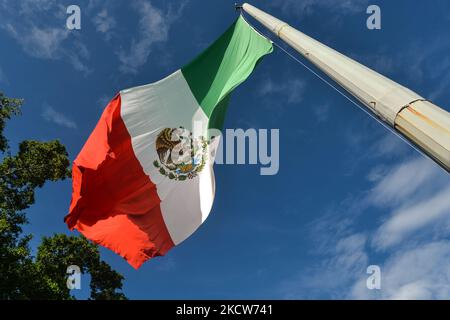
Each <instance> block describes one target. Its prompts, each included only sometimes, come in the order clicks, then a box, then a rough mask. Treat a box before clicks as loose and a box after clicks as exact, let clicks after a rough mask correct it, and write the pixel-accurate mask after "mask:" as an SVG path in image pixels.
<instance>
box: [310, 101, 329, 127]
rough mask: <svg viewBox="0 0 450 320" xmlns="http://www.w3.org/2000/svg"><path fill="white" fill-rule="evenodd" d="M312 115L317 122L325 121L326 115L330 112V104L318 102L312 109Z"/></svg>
mask: <svg viewBox="0 0 450 320" xmlns="http://www.w3.org/2000/svg"><path fill="white" fill-rule="evenodd" d="M313 112H314V115H315V117H316V119H317V122H319V123H321V122H325V121H327V120H328V115H329V113H330V105H329V104H320V105H318V106H316V107H314V109H313Z"/></svg>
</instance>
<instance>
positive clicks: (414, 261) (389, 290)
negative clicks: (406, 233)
mask: <svg viewBox="0 0 450 320" xmlns="http://www.w3.org/2000/svg"><path fill="white" fill-rule="evenodd" d="M449 266H450V242H448V241H445V240H444V241H431V242H429V243H426V244H423V245H418V246H416V247H412V248H407V249H405V250H402V251H399V253H398V254H393V255H392V256H391V257H390V258H389V259H388V260H387V261H386V263H385V264H384V265H383V266H382V268H381V270H382V278H381V279H382V280H381V290H373V291H370V290H367V288H366V277H361V278H360V279H359V280H358V281H356V282H355V284H354V285H353V287H352V288H351V289H350V294H349V295H348V298H354V299H371V298H380V299H401V300H405V299H410V300H411V299H448V298H449V297H450V281H449V279H450V267H449ZM374 291H378V292H374Z"/></svg>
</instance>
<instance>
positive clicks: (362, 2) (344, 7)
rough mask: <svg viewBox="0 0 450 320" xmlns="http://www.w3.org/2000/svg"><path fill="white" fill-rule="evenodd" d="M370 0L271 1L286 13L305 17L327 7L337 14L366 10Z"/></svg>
mask: <svg viewBox="0 0 450 320" xmlns="http://www.w3.org/2000/svg"><path fill="white" fill-rule="evenodd" d="M368 3H369V1H368V0H341V1H335V0H303V1H297V0H275V1H271V5H272V6H273V7H279V8H281V10H282V11H283V13H285V14H295V15H296V16H299V17H303V16H305V15H310V14H313V13H314V12H315V11H316V10H317V9H327V10H330V11H332V12H333V13H335V14H340V15H342V14H355V13H357V12H365V9H366V8H367V6H368Z"/></svg>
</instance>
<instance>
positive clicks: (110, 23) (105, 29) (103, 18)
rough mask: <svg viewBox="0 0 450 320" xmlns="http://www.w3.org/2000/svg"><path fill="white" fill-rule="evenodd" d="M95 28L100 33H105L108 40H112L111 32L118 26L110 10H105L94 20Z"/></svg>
mask: <svg viewBox="0 0 450 320" xmlns="http://www.w3.org/2000/svg"><path fill="white" fill-rule="evenodd" d="M92 21H93V23H94V25H95V28H96V30H97V31H98V32H101V33H104V34H105V35H106V39H107V40H109V39H110V38H111V30H112V29H113V28H115V26H116V24H117V23H116V19H115V18H114V17H113V16H111V15H110V14H109V13H108V10H107V9H105V8H103V9H102V10H101V11H100V12H98V13H97V14H96V15H95V16H94V18H93V19H92Z"/></svg>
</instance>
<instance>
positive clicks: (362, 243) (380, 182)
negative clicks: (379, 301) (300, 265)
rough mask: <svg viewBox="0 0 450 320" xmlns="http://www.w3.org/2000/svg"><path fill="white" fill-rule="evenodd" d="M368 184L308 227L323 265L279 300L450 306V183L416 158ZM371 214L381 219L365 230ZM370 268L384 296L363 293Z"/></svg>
mask: <svg viewBox="0 0 450 320" xmlns="http://www.w3.org/2000/svg"><path fill="white" fill-rule="evenodd" d="M368 182H369V184H370V186H369V187H368V188H367V189H366V190H362V191H361V192H360V193H359V194H357V195H353V196H351V197H349V198H347V199H345V200H344V201H342V202H341V203H340V204H338V205H337V206H334V207H331V208H330V209H329V210H328V211H327V213H326V214H324V215H322V216H321V217H320V218H318V219H317V220H316V221H314V222H313V223H312V224H311V225H309V226H308V230H309V232H310V233H311V239H312V240H313V241H314V243H315V246H314V248H315V255H317V256H318V257H319V260H318V262H317V263H315V264H314V265H313V266H312V267H311V268H310V269H309V270H306V271H303V272H302V273H301V274H299V275H296V276H295V277H293V278H292V279H289V280H287V281H286V282H284V283H282V284H281V286H280V288H281V290H282V292H284V293H285V295H286V296H287V297H289V296H291V297H296V298H299V297H303V298H305V297H308V298H311V297H324V296H328V297H332V298H356V299H373V298H385V299H405V298H407V299H429V298H438V299H448V298H449V297H450V284H449V283H450V282H449V281H448V279H449V278H450V268H449V267H448V266H449V265H450V242H448V241H447V239H448V236H449V235H450V179H449V177H448V175H447V174H446V173H445V172H443V171H442V170H441V169H440V168H439V167H438V166H437V165H435V164H434V163H433V162H432V161H431V160H428V159H425V158H422V157H415V158H407V159H404V160H403V161H401V162H399V163H398V164H397V165H394V166H392V167H388V166H386V165H379V166H377V167H376V168H374V170H372V171H371V172H370V173H369V174H368ZM374 210H375V211H376V213H377V217H376V218H374V217H372V218H371V220H372V223H371V224H367V221H366V220H367V219H368V217H367V215H368V214H369V213H370V212H373V211H374ZM364 221H365V226H364V227H362V226H361V223H360V222H364ZM380 253H382V255H381V257H380ZM374 257H375V259H376V260H375V261H374ZM380 259H382V260H380ZM373 263H375V264H378V265H380V267H381V272H382V289H381V290H373V291H372V290H368V289H367V287H366V280H367V276H368V275H367V274H366V268H367V266H368V265H369V264H373Z"/></svg>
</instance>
